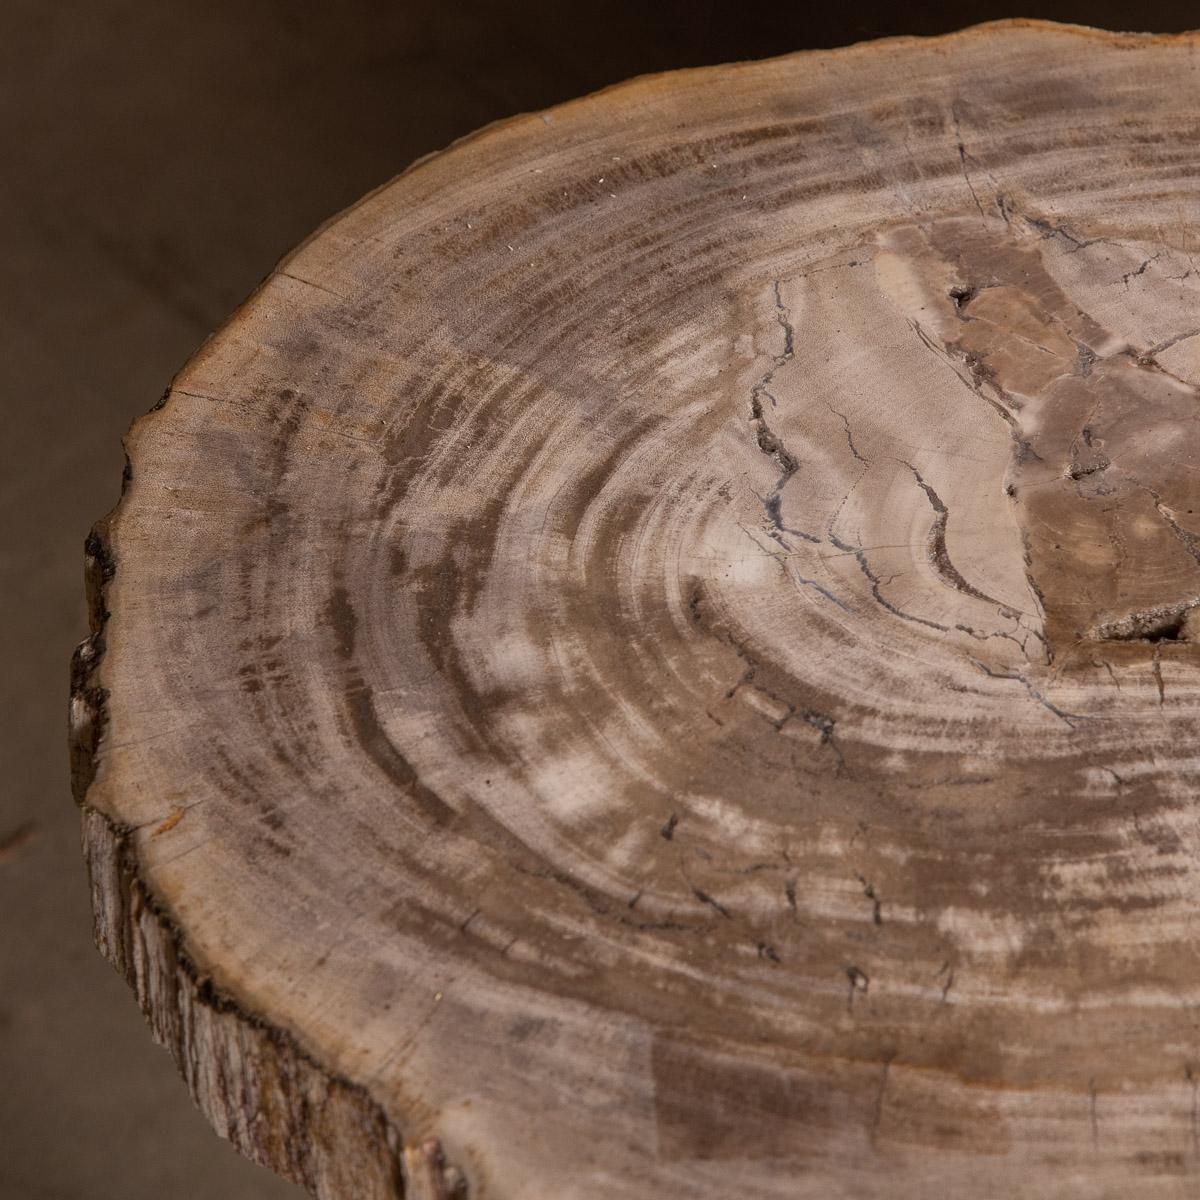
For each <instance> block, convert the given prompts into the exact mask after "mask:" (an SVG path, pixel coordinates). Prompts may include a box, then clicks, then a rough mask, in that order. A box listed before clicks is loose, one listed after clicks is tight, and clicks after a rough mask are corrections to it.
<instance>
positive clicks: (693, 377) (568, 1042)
mask: <svg viewBox="0 0 1200 1200" xmlns="http://www.w3.org/2000/svg"><path fill="white" fill-rule="evenodd" d="M1196 50H1197V43H1196V40H1195V39H1194V38H1192V37H1187V36H1185V37H1180V38H1174V39H1165V38H1139V37H1134V36H1112V35H1107V34H1101V33H1096V32H1093V31H1087V30H1081V29H1068V28H1062V27H1054V26H1045V25H1030V24H1026V23H1008V24H1003V25H999V26H988V27H983V28H981V29H977V30H971V31H967V32H966V33H963V34H960V35H955V36H953V37H949V38H944V39H938V40H933V41H913V40H901V41H890V42H882V43H876V44H871V45H866V46H861V47H854V48H851V49H847V50H841V51H836V52H831V53H812V54H805V55H799V56H793V57H789V58H782V59H777V60H774V61H771V62H766V63H758V64H752V65H745V66H731V67H722V68H716V69H709V70H701V71H693V72H684V73H679V74H673V75H667V76H662V77H656V78H649V79H645V80H641V81H637V82H634V83H631V84H628V85H624V86H621V87H618V88H614V89H612V90H610V91H607V92H604V93H601V94H599V95H597V96H593V97H590V98H588V99H585V100H580V101H578V102H575V103H572V104H567V105H564V106H562V107H560V108H557V109H554V110H552V111H550V112H547V113H545V114H539V115H533V116H528V117H520V118H517V119H514V120H511V121H508V122H505V123H503V124H501V125H497V126H494V127H492V128H490V129H488V130H486V131H484V132H483V133H481V134H479V135H476V136H473V137H471V138H468V139H466V140H465V141H463V142H460V143H459V144H457V145H456V146H454V147H453V148H452V149H450V150H449V151H447V152H445V153H443V154H440V155H436V156H434V157H431V158H429V159H426V160H424V161H422V162H421V163H419V164H418V165H417V166H415V167H414V168H412V169H411V170H409V171H408V172H406V173H405V174H404V175H402V176H401V177H400V178H399V179H397V180H396V181H394V182H393V183H391V184H389V185H387V186H386V187H384V188H382V189H380V190H379V191H377V192H375V193H374V194H373V195H371V196H369V197H368V198H367V199H365V200H364V201H362V202H361V203H360V204H358V205H357V206H356V207H354V208H353V209H351V210H349V211H348V212H346V213H344V214H343V215H342V216H340V217H338V218H337V219H336V220H334V221H333V222H332V223H330V224H329V225H328V226H326V227H325V228H324V229H323V230H321V231H320V232H319V233H318V234H317V235H316V236H315V237H313V239H312V240H310V241H309V242H308V243H306V244H305V245H304V246H303V247H301V248H300V249H299V250H298V251H297V252H296V253H294V254H293V255H292V256H291V257H290V258H288V259H287V260H286V261H285V262H284V263H283V264H282V265H281V266H280V267H279V268H278V269H277V270H276V271H275V272H274V273H273V274H272V275H271V276H270V278H269V279H268V280H267V281H266V282H265V283H264V284H263V286H262V287H261V289H260V290H259V291H258V292H257V293H256V294H255V295H254V296H253V297H252V298H251V299H250V300H249V301H248V302H247V303H246V304H245V305H244V307H243V308H242V309H241V310H240V311H239V312H238V313H237V314H236V315H235V316H234V317H233V319H232V320H231V321H230V323H229V324H228V325H226V327H225V328H224V329H223V330H222V331H221V332H220V333H219V334H217V335H216V336H215V337H214V338H213V339H211V340H210V341H209V342H208V343H207V344H206V345H205V346H204V347H203V348H202V349H201V350H200V351H199V352H198V353H197V355H196V356H195V357H194V358H193V359H192V361H191V362H190V363H189V364H188V365H187V366H186V367H185V368H184V370H183V371H182V372H181V374H180V375H179V376H178V378H177V379H176V380H175V382H174V383H173V384H172V386H171V388H170V390H169V393H168V395H167V396H166V398H165V403H164V404H163V405H161V406H160V407H159V408H158V409H157V410H155V411H154V412H153V413H151V414H149V415H148V416H147V417H145V418H144V419H142V420H141V421H140V422H138V424H137V425H136V426H135V428H134V430H133V432H132V433H131V435H130V437H129V440H128V449H129V458H130V463H131V469H130V474H129V478H128V480H127V486H126V489H125V493H124V496H123V499H122V501H121V504H120V506H119V508H118V509H117V511H116V513H115V514H114V515H113V517H112V518H110V519H109V520H108V521H107V522H102V523H101V525H100V526H99V527H98V529H97V532H96V534H95V535H94V536H93V538H92V539H91V541H90V542H89V553H90V558H91V567H92V578H93V583H94V585H95V587H94V589H93V607H94V616H95V621H96V630H97V632H96V633H95V634H94V635H93V637H92V639H90V640H89V642H88V643H86V644H85V645H84V647H83V648H81V651H80V654H79V657H78V661H77V666H76V691H75V699H74V704H73V717H74V730H75V739H76V750H77V754H76V777H77V786H78V789H79V793H80V795H81V797H82V798H83V800H84V819H85V845H86V850H87V854H88V857H89V863H90V868H91V872H92V879H93V891H94V896H95V904H96V913H97V928H98V937H99V939H100V941H101V944H102V947H103V948H104V950H105V951H106V953H107V954H108V955H109V956H110V957H111V958H112V959H113V960H114V961H115V962H116V963H117V965H118V966H119V967H120V968H121V969H122V970H124V971H125V972H126V974H127V975H128V976H129V978H130V979H131V981H132V982H133V983H134V984H135V986H136V988H137V990H138V995H139V998H140V1001H141V1004H142V1006H143V1008H144V1010H145V1011H146V1012H147V1014H148V1016H149V1018H150V1020H151V1022H152V1024H153V1026H154V1028H155V1030H156V1032H157V1034H158V1036H159V1037H160V1038H161V1039H162V1040H164V1041H165V1042H166V1043H167V1044H168V1045H169V1046H170V1047H171V1048H172V1049H173V1050H174V1052H175V1054H176V1056H177V1058H178V1059H179V1061H180V1063H181V1067H182V1069H183V1071H184V1074H185V1075H186V1076H187V1078H188V1081H189V1083H190V1085H191V1087H192V1089H193V1092H194V1094H195V1095H196V1096H197V1098H198V1100H199V1102H200V1104H201V1106H202V1107H203V1108H204V1110H205V1111H206V1112H207V1114H208V1116H209V1117H210V1119H211V1120H212V1121H213V1122H214V1123H215V1124H216V1125H217V1127H218V1128H219V1129H220V1130H221V1131H222V1132H225V1133H227V1134H229V1135H230V1136H231V1137H232V1138H233V1139H234V1140H235V1142H236V1143H237V1144H238V1145H239V1146H240V1147H241V1148H242V1149H243V1150H244V1151H246V1152H247V1153H250V1154H252V1155H254V1156H255V1157H257V1158H259V1159H260V1160H262V1161H265V1162H267V1163H268V1164H270V1165H272V1166H274V1167H275V1168H276V1169H278V1170H280V1171H282V1172H284V1173H286V1174H289V1175H290V1176H291V1177H293V1178H295V1179H298V1180H300V1181H301V1182H304V1183H305V1184H307V1185H308V1186H309V1187H310V1188H311V1189H313V1190H314V1191H315V1192H316V1194H317V1195H319V1196H322V1197H325V1198H327V1200H328V1198H333V1197H338V1198H341V1197H354V1198H355V1200H359V1198H364V1197H365V1198H367V1200H371V1198H374V1197H391V1196H395V1195H398V1194H399V1191H400V1188H401V1176H402V1175H405V1176H407V1180H408V1182H407V1187H408V1190H409V1194H410V1195H412V1196H416V1197H436V1196H443V1197H444V1196H449V1195H463V1194H469V1196H470V1197H471V1200H484V1198H487V1200H542V1198H546V1200H550V1198H554V1200H617V1198H630V1200H632V1198H638V1200H649V1198H651V1197H655V1198H657V1197H689V1198H703V1197H711V1198H720V1200H728V1198H730V1197H739V1198H742V1197H746V1198H755V1200H758V1198H761V1200H768V1198H770V1200H801V1198H807V1197H814V1198H815V1197H822V1198H828V1197H855V1198H871V1197H889V1198H907V1197H912V1198H916V1197H921V1198H925V1197H928V1196H930V1195H934V1194H938V1193H939V1191H941V1192H944V1193H945V1194H946V1195H949V1196H953V1197H956V1198H957V1197H978V1198H985V1200H991V1198H994V1197H998V1196H1005V1197H1056V1198H1058V1197H1079V1198H1084V1197H1086V1198H1088V1200H1095V1198H1096V1197H1109V1196H1111V1197H1118V1196H1120V1197H1125V1196H1128V1195H1131V1194H1137V1195H1138V1196H1139V1197H1145V1198H1157V1197H1183V1196H1190V1195H1194V1193H1195V1187H1196V1183H1197V1178H1198V1175H1197V1172H1198V1171H1200V1121H1198V1111H1200V1098H1198V1087H1200V1016H1198V1014H1200V957H1198V955H1197V920H1198V916H1200V913H1198V910H1200V864H1198V861H1197V848H1198V843H1200V829H1198V827H1197V819H1196V788H1197V782H1198V772H1200V757H1198V749H1197V742H1196V734H1197V729H1198V716H1200V669H1198V667H1200V658H1198V655H1200V649H1198V647H1197V645H1196V632H1197V628H1198V625H1200V615H1198V614H1200V608H1198V606H1200V457H1198V455H1197V435H1198V431H1200V427H1198V425H1197V419H1198V417H1200V404H1198V390H1197V387H1198V382H1200V336H1198V335H1200V303H1198V298H1200V273H1198V267H1197V262H1196V259H1195V257H1194V253H1195V251H1196V249H1197V245H1198V240H1200V239H1198V232H1200V210H1198V208H1197V204H1198V200H1197V196H1198V192H1197V188H1198V185H1200V107H1198V103H1197V102H1198V101H1200V72H1198V64H1200V57H1198V56H1197V53H1196ZM1135 1189H1136V1191H1135Z"/></svg>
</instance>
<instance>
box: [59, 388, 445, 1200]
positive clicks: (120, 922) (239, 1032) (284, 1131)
mask: <svg viewBox="0 0 1200 1200" xmlns="http://www.w3.org/2000/svg"><path fill="white" fill-rule="evenodd" d="M160 404H161V402H160ZM129 478H130V471H129V467H128V464H127V465H126V471H125V478H124V482H125V483H126V484H127V483H128V481H129ZM123 492H124V488H122V493H123ZM110 520H111V517H107V518H104V519H102V520H101V521H100V522H98V523H97V525H96V526H95V527H94V528H93V530H92V532H91V533H90V534H89V536H88V538H87V541H86V543H85V556H86V558H85V562H86V571H85V578H86V586H87V597H88V610H89V621H90V624H91V628H92V633H91V635H90V636H89V637H88V638H87V639H86V640H85V641H84V642H82V643H81V644H80V645H79V647H78V648H77V649H76V651H75V654H74V657H73V659H72V663H71V714H70V753H71V782H72V790H73V791H74V794H75V799H76V801H77V802H78V804H79V807H80V810H81V816H82V830H81V833H82V846H83V855H84V860H85V863H86V865H87V871H88V878H89V884H90V889H91V901H92V913H93V934H94V937H95V941H96V945H97V947H98V948H99V950H100V952H101V953H102V954H103V955H104V957H105V958H107V959H108V961H109V962H110V963H111V964H112V965H113V966H114V967H115V968H116V970H117V971H118V972H119V973H120V974H121V975H122V976H123V977H124V978H125V981H126V982H127V983H128V984H129V986H130V987H131V988H132V989H133V992H134V994H135V996H136V997H137V1001H138V1006H139V1007H140V1008H141V1011H142V1015H143V1016H144V1017H145V1018H146V1022H147V1024H148V1025H149V1026H150V1030H151V1032H152V1034H153V1036H154V1039H155V1040H156V1041H157V1042H158V1043H159V1044H160V1045H162V1046H165V1047H166V1048H167V1049H168V1050H169V1051H170V1052H171V1056H172V1057H173V1058H174V1060H175V1064H176V1066H177V1067H178V1069H179V1072H180V1074H181V1075H182V1076H183V1079H184V1082H185V1083H186V1084H187V1087H188V1091H189V1093H190V1094H191V1097H192V1099H193V1101H194V1102H195V1103H196V1105H197V1107H198V1108H199V1109H200V1111H201V1112H202V1113H203V1114H204V1115H205V1117H207V1118H208V1121H209V1124H210V1125H211V1126H212V1127H213V1129H214V1130H215V1131H216V1132H217V1133H218V1134H220V1135H221V1136H222V1137H225V1138H227V1139H228V1140H229V1141H230V1142H232V1143H233V1145H234V1146H235V1147H236V1149H237V1150H238V1151H240V1152H241V1153H242V1154H244V1155H245V1156H246V1157H247V1158H249V1159H251V1160H253V1161H254V1162H256V1163H259V1164H260V1165H262V1166H265V1167H268V1168H270V1169H271V1170H273V1171H275V1172H276V1173H277V1174H279V1175H282V1176H283V1177H284V1178H285V1179H288V1180H290V1181H292V1182H293V1183H296V1184H299V1185H300V1186H301V1187H304V1188H306V1189H307V1190H308V1191H309V1192H310V1193H311V1194H312V1195H314V1196H316V1197H318V1200H399V1198H403V1197H407V1198H408V1200H466V1196H467V1189H466V1182H465V1179H464V1178H463V1176H462V1174H461V1173H460V1172H459V1171H458V1170H456V1169H455V1168H454V1167H451V1166H448V1165H447V1164H446V1163H445V1161H444V1158H443V1156H442V1152H441V1147H440V1145H439V1144H438V1143H437V1142H436V1141H427V1142H424V1143H420V1144H418V1145H413V1146H406V1145H405V1144H404V1140H403V1137H402V1135H401V1133H400V1131H399V1130H398V1129H397V1128H396V1127H395V1125H393V1124H392V1122H391V1121H390V1120H389V1119H388V1116H387V1114H386V1113H385V1112H384V1111H383V1109H382V1108H381V1107H380V1106H379V1105H378V1104H377V1103H376V1102H375V1101H374V1100H373V1099H372V1098H371V1096H370V1095H369V1094H368V1092H367V1091H366V1089H365V1088H363V1087H361V1086H360V1085H358V1084H355V1083H352V1082H350V1081H349V1080H347V1079H344V1078H342V1077H340V1076H338V1075H337V1074H336V1073H334V1072H332V1071H329V1070H326V1069H325V1068H324V1067H322V1066H321V1064H320V1063H318V1062H317V1061H315V1060H314V1059H313V1058H312V1057H311V1056H310V1055H309V1054H308V1053H306V1052H305V1051H304V1050H303V1049H301V1047H300V1046H299V1045H298V1044H297V1042H296V1040H295V1039H294V1038H293V1037H292V1036H291V1035H290V1034H288V1033H287V1032H286V1031H284V1030H281V1029H279V1028H278V1027H276V1026H274V1025H272V1024H270V1023H269V1022H267V1021H265V1020H263V1019H262V1018H261V1017H258V1016H256V1015H255V1014H253V1013H250V1012H247V1011H246V1010H245V1009H243V1008H242V1007H240V1006H239V1005H238V1003H237V1002H236V1000H234V999H233V998H232V997H231V996H229V995H227V994H225V993H223V992H222V991H220V990H219V989H218V988H217V987H215V986H214V984H213V982H212V980H211V979H209V978H207V977H206V976H204V975H203V974H202V973H201V972H200V971H199V970H198V969H197V967H196V965H195V963H194V962H193V961H192V960H191V959H190V958H189V957H188V955H187V953H186V951H185V950H184V948H183V937H182V934H181V932H180V930H179V929H178V928H177V927H176V926H175V924H174V923H173V921H172V920H171V918H170V916H169V914H168V913H167V911H166V910H165V909H164V907H163V906H162V905H160V904H159V903H158V902H157V901H156V899H155V897H154V895H153V893H152V891H151V889H150V888H149V886H148V885H147V884H146V882H145V881H144V880H143V878H142V876H141V872H140V864H139V862H138V856H137V850H136V845H135V841H134V831H133V830H132V829H129V828H127V827H123V826H121V825H119V824H116V823H114V822H113V821H111V820H109V818H108V817H107V816H105V815H104V814H103V813H101V812H100V811H99V810H97V809H96V808H94V807H92V806H91V805H90V804H88V803H87V793H88V789H89V788H90V786H91V784H92V781H93V779H94V778H95V775H96V768H97V752H98V751H99V749H100V747H101V744H102V741H103V737H104V733H105V730H106V727H107V723H108V716H107V710H106V701H107V695H108V693H107V692H106V690H105V689H104V688H102V687H100V686H98V684H97V682H96V680H97V669H98V667H99V664H100V661H101V659H102V658H103V655H104V648H105V626H106V624H107V621H108V617H109V610H108V606H107V602H106V591H107V586H108V583H109V582H110V581H111V579H112V578H113V576H114V574H115V571H116V564H115V561H114V559H113V556H112V553H111V550H110V548H109V543H108V537H107V534H108V525H109V521H110Z"/></svg>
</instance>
